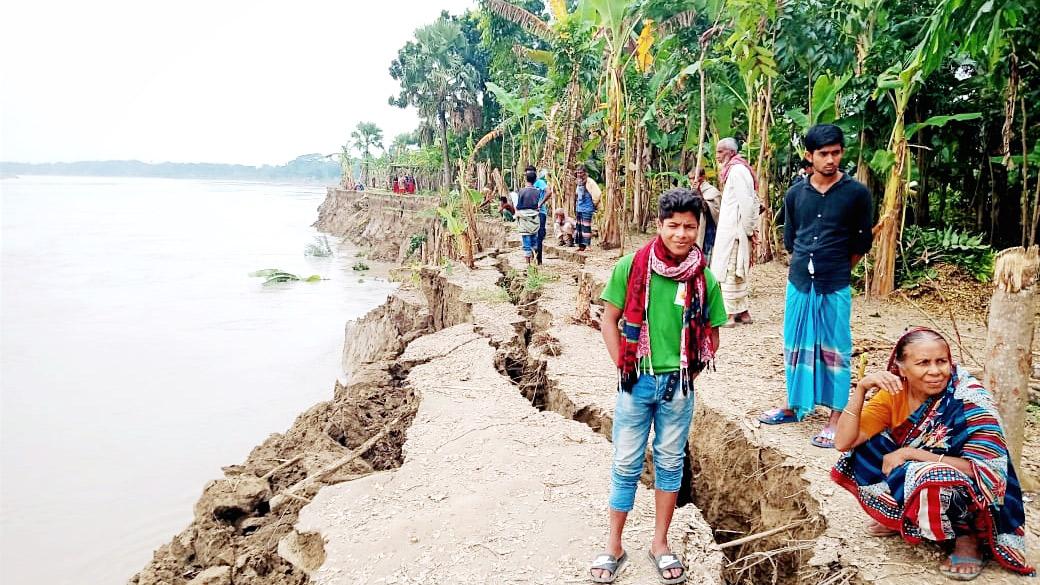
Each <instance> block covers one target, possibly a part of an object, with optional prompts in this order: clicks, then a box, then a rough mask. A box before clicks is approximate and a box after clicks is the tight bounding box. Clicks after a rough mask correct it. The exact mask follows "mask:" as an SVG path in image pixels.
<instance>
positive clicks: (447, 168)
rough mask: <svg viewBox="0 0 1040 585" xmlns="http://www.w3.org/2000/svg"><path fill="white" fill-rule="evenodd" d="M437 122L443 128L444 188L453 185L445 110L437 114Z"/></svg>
mask: <svg viewBox="0 0 1040 585" xmlns="http://www.w3.org/2000/svg"><path fill="white" fill-rule="evenodd" d="M437 122H438V123H439V125H440V127H441V154H442V155H443V156H444V183H443V184H444V188H445V189H447V188H448V187H449V186H450V185H451V160H450V158H449V154H448V120H447V119H446V118H445V116H444V110H441V111H439V112H437Z"/></svg>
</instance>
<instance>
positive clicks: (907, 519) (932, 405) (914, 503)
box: [831, 332, 1033, 575]
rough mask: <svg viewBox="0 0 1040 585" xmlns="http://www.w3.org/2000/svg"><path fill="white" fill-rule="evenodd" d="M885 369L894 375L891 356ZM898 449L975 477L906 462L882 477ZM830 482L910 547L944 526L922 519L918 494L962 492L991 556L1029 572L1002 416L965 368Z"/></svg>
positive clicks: (838, 468)
mask: <svg viewBox="0 0 1040 585" xmlns="http://www.w3.org/2000/svg"><path fill="white" fill-rule="evenodd" d="M909 333H910V332H908V333H907V334H909ZM950 363H951V364H952V363H953V362H952V360H951V362H950ZM889 369H890V370H893V369H895V355H894V352H893V356H892V358H891V359H890V360H889ZM895 371H896V372H898V370H897V369H895ZM901 447H913V448H918V449H925V450H927V451H931V452H933V453H943V454H948V455H951V456H954V457H961V458H964V459H967V460H968V461H970V462H971V466H972V473H971V475H970V476H967V475H965V474H963V473H961V472H959V471H957V470H956V469H954V468H953V467H951V466H949V465H945V464H942V463H937V462H921V461H908V462H907V463H905V464H903V465H901V466H900V467H898V468H896V469H895V470H893V471H892V473H891V474H890V475H888V476H887V477H886V476H885V475H884V473H882V471H881V465H882V459H883V458H884V456H885V455H886V454H888V453H891V452H892V451H895V450H896V449H899V448H901ZM831 478H832V479H833V480H834V481H835V482H837V483H838V485H840V486H842V487H843V488H845V489H847V490H849V492H851V493H852V495H854V496H856V498H857V499H858V500H859V502H860V505H861V506H863V509H864V510H865V511H866V512H867V514H868V515H870V517H871V518H873V519H874V520H876V521H877V522H878V523H880V524H881V525H883V526H885V527H886V528H889V529H890V530H898V531H899V532H900V533H901V534H902V536H903V538H904V539H906V540H907V541H908V542H910V543H912V544H917V543H918V542H920V541H921V539H922V531H929V532H935V528H934V527H932V526H922V525H921V524H922V523H925V524H931V523H932V522H935V523H936V524H937V525H939V524H941V523H942V522H943V521H944V520H943V518H942V517H941V516H940V515H939V514H938V511H936V513H935V514H934V515H933V514H929V510H928V509H924V510H923V513H922V508H923V506H922V503H921V498H920V497H919V496H920V495H921V490H923V489H924V488H962V489H963V490H964V491H965V492H966V493H967V494H968V495H969V497H970V499H971V502H970V504H969V507H970V509H971V511H972V512H974V518H975V520H974V522H975V524H974V526H973V530H974V532H975V533H976V535H977V536H978V537H979V538H980V540H981V541H984V542H985V543H986V544H987V545H988V547H989V550H990V552H991V553H992V555H993V558H995V559H996V560H997V562H999V563H1000V564H1001V565H1002V566H1003V567H1005V568H1006V569H1008V570H1010V571H1014V572H1016V573H1022V574H1026V575H1028V574H1032V573H1033V568H1032V567H1030V566H1029V564H1028V562H1027V560H1026V557H1025V511H1024V509H1023V507H1022V490H1021V488H1020V487H1019V484H1018V478H1017V476H1016V475H1015V470H1014V468H1013V467H1012V465H1011V460H1010V457H1009V456H1008V450H1007V445H1006V444H1005V442H1004V431H1003V430H1002V428H1001V422H1000V414H999V413H998V412H997V407H996V404H995V403H994V401H993V396H992V395H991V394H990V393H989V392H988V391H987V390H986V389H985V388H983V387H982V384H980V383H979V381H978V380H976V379H975V378H974V377H972V376H971V375H970V374H969V373H968V372H967V371H965V370H963V369H962V368H959V367H954V371H953V374H952V376H951V377H950V381H949V383H948V384H947V386H946V390H945V391H944V392H943V393H942V394H939V395H937V396H933V397H931V398H929V399H928V400H926V401H925V402H924V404H922V405H921V406H920V407H919V408H918V409H917V410H916V411H914V412H913V413H912V414H911V415H910V418H908V419H907V420H906V421H905V422H903V423H902V424H900V425H899V426H898V427H897V428H895V429H891V430H886V431H883V432H881V433H879V434H877V435H876V436H874V437H872V438H871V439H869V440H868V441H867V442H866V443H864V444H862V445H860V446H859V447H857V448H856V449H855V450H853V451H851V452H850V453H848V454H846V455H845V456H844V457H842V458H841V459H840V460H839V461H838V463H837V464H836V465H835V466H834V469H832V470H831ZM933 516H935V517H934V518H933ZM922 518H925V520H922Z"/></svg>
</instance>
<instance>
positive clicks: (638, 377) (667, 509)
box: [591, 188, 726, 583]
mask: <svg viewBox="0 0 1040 585" xmlns="http://www.w3.org/2000/svg"><path fill="white" fill-rule="evenodd" d="M704 212H705V203H704V200H703V199H701V198H700V197H698V196H696V195H694V194H693V192H692V191H690V190H689V189H681V188H680V189H671V190H670V191H666V192H665V193H664V194H663V195H661V198H660V200H659V202H658V219H657V237H656V238H655V239H654V240H653V241H652V242H650V243H649V244H647V245H646V246H644V247H643V248H641V249H640V250H639V251H638V252H636V253H635V254H629V255H627V256H625V257H623V258H621V260H619V261H618V263H617V266H615V267H614V273H613V276H611V278H610V282H609V283H608V284H607V287H606V289H604V291H603V295H602V299H603V300H604V301H605V303H604V305H603V320H602V322H601V323H600V331H601V332H602V334H603V341H604V343H606V345H607V352H609V353H610V358H611V359H612V360H613V361H614V363H615V364H617V367H618V376H619V378H618V379H619V384H618V393H617V404H616V406H615V407H614V427H613V443H614V462H613V466H612V468H611V479H610V483H611V488H610V512H609V513H610V519H609V522H610V529H609V533H608V535H607V546H606V550H604V552H603V553H602V554H600V555H599V556H598V557H596V559H595V560H594V561H593V563H592V567H591V573H592V580H593V581H594V582H596V583H612V582H614V579H615V578H617V575H618V573H619V572H620V571H621V569H622V568H623V567H624V565H625V563H626V562H628V554H627V553H626V552H625V549H624V547H623V546H622V544H621V533H622V531H623V530H624V527H625V520H627V518H628V513H629V511H631V510H632V507H633V504H634V502H635V497H636V486H637V485H638V484H639V478H640V476H641V475H642V473H643V462H644V460H645V459H646V443H647V440H648V437H649V435H650V428H651V427H653V429H654V442H653V454H654V488H655V494H654V502H655V505H656V522H655V524H654V536H653V540H652V541H651V542H650V548H649V551H648V555H649V557H650V559H651V561H652V562H653V563H654V567H655V569H656V570H657V573H658V575H659V576H660V578H661V581H662V582H664V583H685V582H686V577H687V575H686V567H685V566H684V565H683V562H682V560H680V559H679V557H677V556H676V555H674V554H672V552H671V549H670V547H669V545H668V527H669V525H670V524H671V522H672V512H673V511H674V510H675V502H676V499H677V496H678V492H679V485H680V483H681V481H682V473H683V458H684V457H683V456H684V453H685V450H686V442H687V440H688V438H689V433H690V421H691V420H692V418H693V392H694V388H693V382H694V380H695V379H696V378H697V375H698V374H700V372H701V371H702V370H703V369H704V368H705V367H706V366H707V365H708V364H709V363H711V361H712V360H713V359H714V358H715V351H716V350H717V349H718V346H719V330H718V327H719V326H720V325H722V324H724V323H725V322H726V307H725V305H724V304H723V301H722V291H721V289H720V288H719V283H718V282H717V281H716V280H715V277H714V276H713V275H712V273H711V271H710V270H708V268H707V267H706V263H705V260H704V253H703V252H701V249H700V248H698V247H697V244H696V241H697V230H698V227H699V223H700V218H701V217H702V214H703V213H704ZM619 322H620V329H619Z"/></svg>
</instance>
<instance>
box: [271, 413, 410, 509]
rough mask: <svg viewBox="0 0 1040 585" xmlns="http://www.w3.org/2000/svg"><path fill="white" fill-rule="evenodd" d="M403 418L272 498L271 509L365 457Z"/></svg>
mask: <svg viewBox="0 0 1040 585" xmlns="http://www.w3.org/2000/svg"><path fill="white" fill-rule="evenodd" d="M401 418H402V417H397V418H396V419H394V420H393V421H392V422H390V424H388V425H386V426H384V427H383V430H381V431H379V432H378V433H376V434H375V435H372V437H371V438H369V439H368V440H367V441H365V442H364V443H362V444H361V445H360V446H359V447H358V448H357V449H354V450H353V451H351V452H350V454H349V455H347V456H345V457H343V458H342V459H339V460H338V461H336V462H335V463H333V464H332V465H329V466H328V467H325V468H324V469H322V470H321V471H319V472H317V473H315V474H313V475H310V476H308V477H306V478H304V479H301V480H300V481H298V482H296V483H294V484H293V485H291V486H289V487H288V488H287V489H284V490H282V491H281V492H279V493H278V494H277V495H275V496H274V497H273V498H271V509H272V510H276V509H277V508H279V507H281V505H282V504H284V503H285V500H286V498H293V499H298V497H297V496H296V492H300V491H303V490H304V489H306V488H308V487H310V486H312V485H314V484H315V483H318V482H321V481H324V480H325V479H326V478H328V477H329V476H330V475H332V474H333V473H336V472H337V471H339V470H340V469H342V468H343V467H344V466H345V465H347V464H349V463H351V462H353V461H354V460H355V459H357V458H358V457H361V456H362V455H364V454H365V453H366V452H367V451H368V450H369V449H371V448H372V447H374V446H375V444H376V443H378V442H379V441H381V440H383V439H384V438H386V436H387V435H388V434H389V433H390V429H391V428H394V427H396V426H397V424H398V423H400V422H401Z"/></svg>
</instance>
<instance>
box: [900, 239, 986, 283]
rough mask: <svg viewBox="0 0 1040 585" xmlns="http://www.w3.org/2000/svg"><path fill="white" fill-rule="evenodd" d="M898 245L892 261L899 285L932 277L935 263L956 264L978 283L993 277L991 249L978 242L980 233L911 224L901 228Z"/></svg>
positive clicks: (933, 276)
mask: <svg viewBox="0 0 1040 585" xmlns="http://www.w3.org/2000/svg"><path fill="white" fill-rule="evenodd" d="M902 248H903V249H902V254H901V255H900V260H899V262H898V263H897V264H896V282H897V283H898V284H899V285H900V286H904V287H905V286H913V285H915V284H917V283H918V282H920V281H922V280H925V279H930V278H935V276H936V272H935V267H936V265H938V264H951V265H953V266H959V267H961V268H963V269H964V270H965V271H967V272H968V273H969V274H971V275H972V276H973V277H975V279H976V280H978V281H979V282H989V279H990V278H992V277H993V256H994V254H993V248H992V247H990V246H989V245H987V244H984V243H982V235H972V234H968V233H964V232H957V231H954V229H953V228H950V227H947V228H945V229H936V228H928V229H925V228H921V227H919V226H913V225H912V226H907V228H906V229H904V230H903V242H902Z"/></svg>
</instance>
